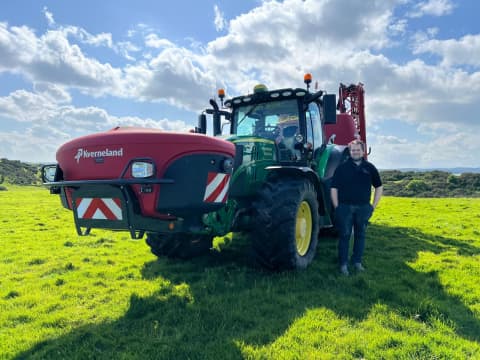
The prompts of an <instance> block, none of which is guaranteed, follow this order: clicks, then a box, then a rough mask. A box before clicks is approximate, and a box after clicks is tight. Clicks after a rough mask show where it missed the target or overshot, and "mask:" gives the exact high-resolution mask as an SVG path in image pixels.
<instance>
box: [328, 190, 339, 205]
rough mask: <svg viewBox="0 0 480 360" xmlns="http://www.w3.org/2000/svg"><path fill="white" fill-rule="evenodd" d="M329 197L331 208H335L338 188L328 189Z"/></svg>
mask: <svg viewBox="0 0 480 360" xmlns="http://www.w3.org/2000/svg"><path fill="white" fill-rule="evenodd" d="M330 197H331V198H332V205H333V208H334V209H336V208H337V206H338V190H337V188H331V189H330Z"/></svg>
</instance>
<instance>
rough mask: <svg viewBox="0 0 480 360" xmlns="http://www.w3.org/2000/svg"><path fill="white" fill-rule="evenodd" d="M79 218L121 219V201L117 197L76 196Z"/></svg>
mask: <svg viewBox="0 0 480 360" xmlns="http://www.w3.org/2000/svg"><path fill="white" fill-rule="evenodd" d="M75 203H76V205H77V216H78V218H79V219H100V220H122V207H121V206H122V202H121V201H120V199H119V198H113V199H112V198H77V199H76V202H75Z"/></svg>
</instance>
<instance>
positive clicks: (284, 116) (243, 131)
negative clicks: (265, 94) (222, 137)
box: [233, 99, 299, 141]
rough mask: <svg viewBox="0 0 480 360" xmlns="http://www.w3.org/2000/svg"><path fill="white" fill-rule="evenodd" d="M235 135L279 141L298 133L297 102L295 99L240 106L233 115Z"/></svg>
mask: <svg viewBox="0 0 480 360" xmlns="http://www.w3.org/2000/svg"><path fill="white" fill-rule="evenodd" d="M233 116H234V118H235V120H236V134H237V135H240V136H259V137H264V138H268V139H272V140H276V141H279V140H278V139H279V138H280V137H287V136H288V137H293V136H295V134H296V133H298V131H299V123H298V102H297V100H295V99H292V100H283V101H272V102H266V103H257V104H251V105H245V106H240V107H238V108H236V109H235V111H234V114H233Z"/></svg>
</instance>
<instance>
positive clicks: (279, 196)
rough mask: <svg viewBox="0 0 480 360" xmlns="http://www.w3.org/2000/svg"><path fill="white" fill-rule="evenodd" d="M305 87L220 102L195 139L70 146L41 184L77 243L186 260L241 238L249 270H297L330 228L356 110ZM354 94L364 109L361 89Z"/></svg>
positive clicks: (85, 141) (131, 133)
mask: <svg viewBox="0 0 480 360" xmlns="http://www.w3.org/2000/svg"><path fill="white" fill-rule="evenodd" d="M305 82H306V84H307V87H306V89H303V88H286V89H276V90H268V89H267V88H266V86H264V85H258V86H256V87H255V88H254V90H253V92H252V93H251V94H247V95H242V96H237V97H233V98H230V99H227V100H225V95H224V92H223V91H219V99H220V105H219V104H218V103H217V102H216V101H215V100H213V99H212V100H210V105H211V108H208V109H206V110H205V111H204V112H203V113H202V114H201V115H200V116H199V121H198V126H197V127H196V129H195V131H194V133H170V132H163V131H159V130H152V129H139V128H114V129H112V130H109V131H106V132H103V133H99V134H93V135H88V136H84V137H81V138H78V139H74V140H72V141H70V142H68V143H66V144H64V145H63V146H62V147H60V149H59V150H58V152H57V161H58V164H55V165H48V166H45V167H44V169H43V176H44V183H45V184H46V185H47V186H49V187H50V191H51V193H55V194H60V197H61V200H62V204H63V206H64V207H66V208H68V209H71V210H73V214H74V221H75V226H76V229H77V232H78V234H80V235H87V234H88V233H89V232H90V230H91V229H92V228H106V229H115V230H127V231H129V232H130V234H131V236H132V238H141V237H143V236H144V234H146V242H147V244H148V245H149V246H150V248H151V251H152V252H153V253H154V254H155V255H157V256H159V257H162V256H166V257H175V258H190V257H193V256H197V255H200V254H203V253H205V252H207V251H209V249H210V248H211V246H212V239H213V238H214V237H215V236H223V235H226V234H228V233H230V232H240V233H244V234H245V235H246V236H248V237H249V238H250V239H251V246H252V250H253V252H252V253H253V254H254V255H253V260H254V261H255V263H256V264H258V265H260V266H262V267H264V268H267V269H270V270H285V269H300V268H305V267H306V266H307V265H308V264H309V263H310V262H311V261H312V259H313V258H314V255H315V249H316V246H317V242H318V236H319V230H320V228H328V227H331V226H332V220H333V219H332V206H331V203H330V197H329V182H330V178H331V177H332V175H333V172H334V171H335V169H336V167H337V166H338V164H339V163H340V162H341V161H343V160H344V159H345V156H346V153H347V152H346V146H345V145H346V142H348V141H349V140H352V139H354V138H355V137H358V136H359V126H358V119H359V116H358V113H355V111H356V110H355V106H354V104H351V106H350V107H348V108H345V106H343V105H344V104H345V101H348V100H349V99H348V97H343V96H342V93H341V98H340V101H339V104H338V105H337V103H336V99H335V95H334V94H325V93H324V92H323V91H317V92H313V93H312V92H310V91H309V84H310V82H311V76H310V75H309V74H307V75H306V76H305ZM342 86H343V89H345V90H346V89H347V87H345V86H344V85H341V87H340V89H342ZM352 86H354V87H355V89H361V90H362V100H363V88H361V85H358V86H357V85H352ZM350 89H352V88H350ZM224 100H225V101H224ZM342 106H343V107H342ZM337 107H339V108H340V110H341V111H342V110H343V111H342V112H343V114H338V115H337V114H336V109H337ZM348 111H350V113H348ZM362 112H363V103H362ZM207 115H211V117H212V119H213V129H212V132H213V136H209V135H207ZM361 115H362V116H361V117H360V120H361V122H363V124H364V116H363V114H361ZM337 117H339V118H340V119H341V120H342V121H341V124H339V123H337ZM222 123H223V126H227V128H229V131H226V130H225V129H223V132H224V133H227V132H228V134H222ZM362 135H363V137H364V134H360V136H361V137H362ZM335 138H342V139H344V140H342V143H338V141H337V144H335Z"/></svg>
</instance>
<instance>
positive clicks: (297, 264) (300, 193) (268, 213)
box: [252, 178, 319, 271]
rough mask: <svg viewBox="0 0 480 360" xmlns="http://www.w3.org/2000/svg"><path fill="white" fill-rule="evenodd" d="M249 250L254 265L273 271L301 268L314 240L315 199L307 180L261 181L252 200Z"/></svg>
mask: <svg viewBox="0 0 480 360" xmlns="http://www.w3.org/2000/svg"><path fill="white" fill-rule="evenodd" d="M254 209H255V210H254V216H253V220H254V229H253V232H252V249H253V256H254V261H255V263H256V264H257V265H259V266H261V267H264V268H266V269H269V270H273V271H282V270H290V269H304V268H306V267H307V266H308V265H309V264H310V263H311V262H312V260H313V258H314V256H315V250H316V247H317V243H318V231H319V218H318V200H317V193H316V191H315V187H314V185H313V184H312V183H311V182H310V181H308V180H307V179H293V178H278V179H276V180H273V181H270V182H267V183H265V185H264V186H263V187H262V190H261V191H260V193H259V196H258V199H257V201H255V202H254Z"/></svg>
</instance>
